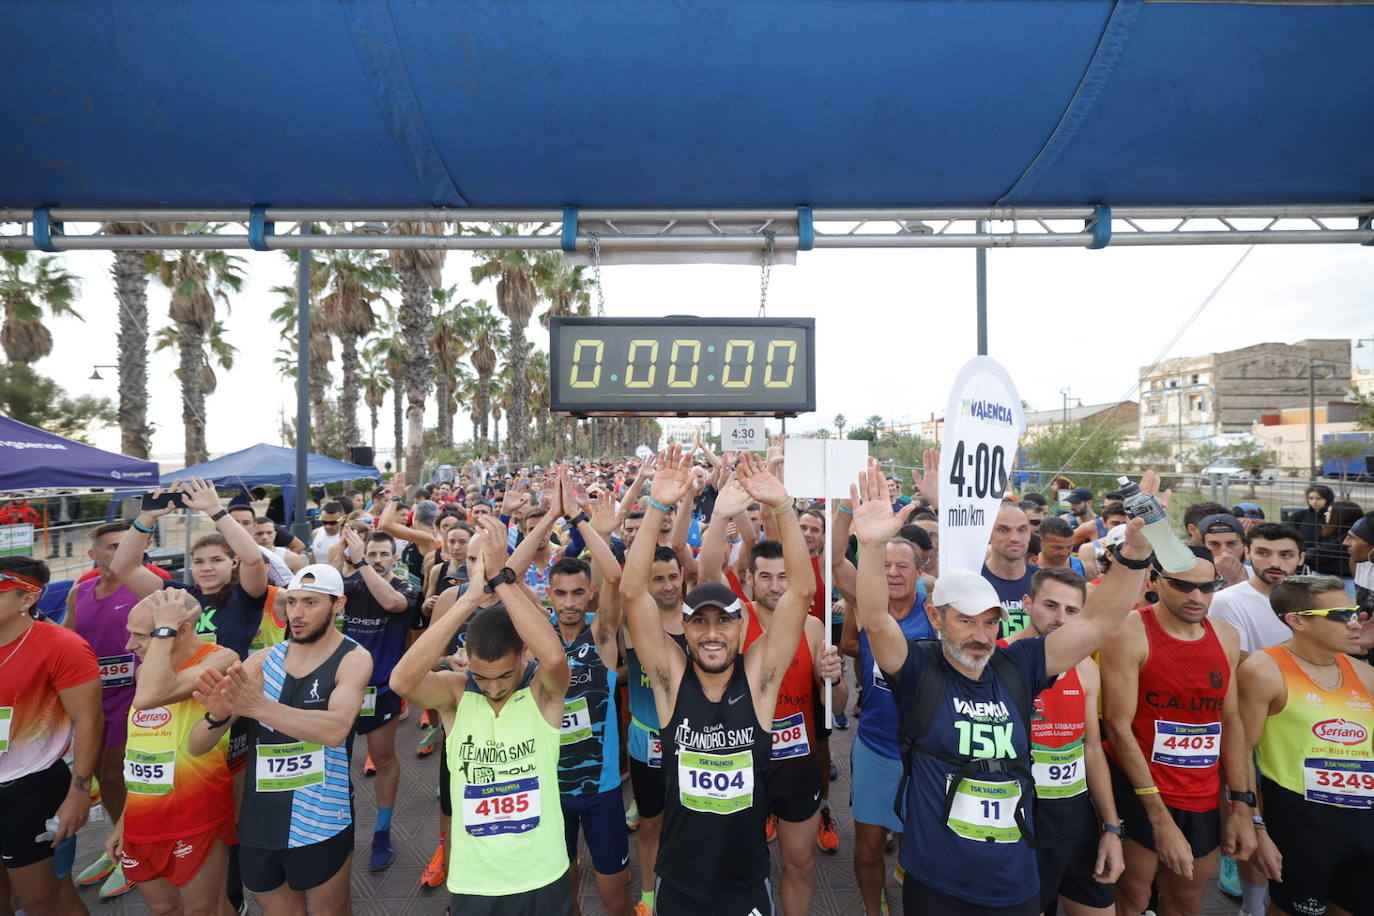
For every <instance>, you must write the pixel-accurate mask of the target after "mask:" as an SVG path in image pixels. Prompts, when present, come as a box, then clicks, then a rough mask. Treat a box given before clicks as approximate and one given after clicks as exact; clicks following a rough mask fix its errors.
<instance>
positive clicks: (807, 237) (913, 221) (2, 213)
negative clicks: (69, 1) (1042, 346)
mask: <svg viewBox="0 0 1374 916" xmlns="http://www.w3.org/2000/svg"><path fill="white" fill-rule="evenodd" d="M116 224H123V225H124V226H125V227H126V228H125V229H124V231H116V232H111V231H110V229H111V227H112V226H113V225H116ZM130 224H134V225H139V226H141V227H142V230H143V232H144V233H145V234H127V227H128V226H129V225H130ZM770 244H771V245H772V246H773V249H774V250H776V251H779V252H788V251H811V250H814V249H818V248H1093V249H1100V248H1106V247H1113V248H1119V247H1124V246H1146V245H1149V246H1154V245H1252V244H1253V245H1285V244H1286V245H1294V244H1358V245H1374V203H1348V204H1310V205H1300V204H1282V205H1264V204H1247V205H1207V206H1188V205H1177V206H1171V205H1152V206H1122V207H1109V206H1106V205H1097V206H1061V207H912V208H883V209H860V208H846V209H840V208H816V209H812V208H809V207H799V208H795V209H775V208H764V209H720V210H651V209H644V210H606V209H578V208H568V209H562V210H553V209H466V208H411V209H406V208H363V209H341V208H317V209H306V208H298V207H253V208H249V209H227V208H154V207H118V208H98V207H42V208H38V209H35V210H28V209H16V208H3V207H0V250H30V251H32V250H38V251H50V252H56V251H89V250H115V249H133V250H185V249H226V250H257V251H274V250H286V249H296V250H300V249H316V250H329V249H404V248H410V249H427V248H442V249H450V250H468V251H499V250H562V251H564V252H568V253H573V252H576V253H579V254H583V255H585V254H586V253H587V252H589V251H590V250H591V248H592V247H594V246H595V247H597V248H599V250H600V253H601V256H602V258H603V259H604V260H605V262H606V263H614V253H615V252H618V251H620V252H646V251H665V252H666V251H702V252H709V251H717V252H737V253H743V252H751V251H753V250H759V251H760V252H762V251H763V250H764V249H766V248H767V247H768V246H769V245H770Z"/></svg>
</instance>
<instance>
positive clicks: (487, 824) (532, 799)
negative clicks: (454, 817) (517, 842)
mask: <svg viewBox="0 0 1374 916" xmlns="http://www.w3.org/2000/svg"><path fill="white" fill-rule="evenodd" d="M463 826H464V828H466V829H467V832H468V833H469V834H471V835H472V836H497V835H499V834H503V833H525V832H526V831H528V830H533V829H534V828H535V827H537V826H539V777H538V776H530V777H527V778H525V779H513V780H511V781H510V782H493V783H486V784H479V785H472V784H468V785H466V786H464V787H463Z"/></svg>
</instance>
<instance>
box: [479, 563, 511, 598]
mask: <svg viewBox="0 0 1374 916" xmlns="http://www.w3.org/2000/svg"><path fill="white" fill-rule="evenodd" d="M514 581H515V570H513V569H511V568H510V567H509V566H503V567H501V571H500V572H499V573H497V574H496V575H494V576H492V577H491V578H490V579H488V580H487V584H486V585H485V586H483V588H482V591H484V592H486V593H487V594H488V595H490V594H491V593H492V592H494V591H496V589H497V588H498V587H499V586H502V585H510V584H511V583H512V582H514Z"/></svg>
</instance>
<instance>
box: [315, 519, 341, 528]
mask: <svg viewBox="0 0 1374 916" xmlns="http://www.w3.org/2000/svg"><path fill="white" fill-rule="evenodd" d="M338 523H339V520H338V519H337V518H322V519H320V524H321V525H327V526H328V527H330V528H333V527H334V526H335V525H337V524H338Z"/></svg>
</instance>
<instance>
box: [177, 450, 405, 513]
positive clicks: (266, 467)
mask: <svg viewBox="0 0 1374 916" xmlns="http://www.w3.org/2000/svg"><path fill="white" fill-rule="evenodd" d="M188 477H203V478H205V479H206V480H212V481H214V482H215V485H216V486H217V487H219V488H220V489H225V488H227V487H229V486H231V485H234V484H243V485H244V486H245V487H281V488H282V490H283V500H284V502H285V504H286V513H287V521H290V518H291V514H292V507H293V506H294V505H295V498H294V494H295V492H296V452H295V450H294V449H289V448H282V447H281V446H280V445H268V444H266V443H265V442H260V443H258V444H257V445H250V446H248V448H245V449H240V450H239V451H237V452H230V453H229V454H227V455H222V456H220V457H219V458H215V459H213V460H211V461H206V462H203V463H201V464H193V465H191V466H190V467H189V468H182V469H181V470H179V471H170V472H168V473H166V474H163V475H162V484H163V486H167V485H168V484H170V483H171V482H172V481H173V480H176V479H177V478H181V479H182V480H185V479H186V478H188ZM360 477H370V478H372V479H373V480H381V479H382V475H381V474H380V473H379V472H378V471H377V469H376V468H374V467H369V466H367V465H365V464H350V463H348V462H347V461H340V460H339V459H337V458H330V457H328V456H325V455H316V454H315V453H313V452H311V453H309V454H308V455H307V456H306V467H305V482H306V483H307V484H310V485H314V484H322V483H338V482H339V481H342V480H357V479H358V478H360Z"/></svg>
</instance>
